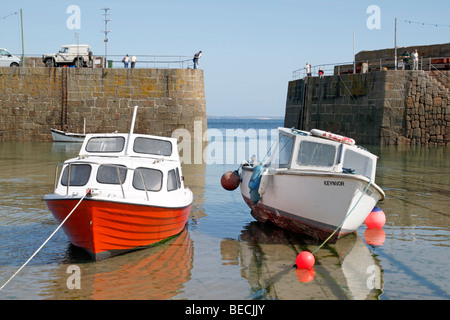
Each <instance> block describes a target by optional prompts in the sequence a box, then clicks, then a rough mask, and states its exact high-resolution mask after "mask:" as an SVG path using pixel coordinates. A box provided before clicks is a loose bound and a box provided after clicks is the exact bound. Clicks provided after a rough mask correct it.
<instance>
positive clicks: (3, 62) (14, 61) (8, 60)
mask: <svg viewBox="0 0 450 320" xmlns="http://www.w3.org/2000/svg"><path fill="white" fill-rule="evenodd" d="M19 65H20V58H18V57H16V56H13V55H12V54H11V53H10V52H9V51H8V50H6V49H1V48H0V67H18V66H19Z"/></svg>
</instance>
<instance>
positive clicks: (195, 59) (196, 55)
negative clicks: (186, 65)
mask: <svg viewBox="0 0 450 320" xmlns="http://www.w3.org/2000/svg"><path fill="white" fill-rule="evenodd" d="M201 56H202V52H201V51H199V52H197V53H196V54H194V59H193V61H194V69H197V68H198V59H200V57H201Z"/></svg>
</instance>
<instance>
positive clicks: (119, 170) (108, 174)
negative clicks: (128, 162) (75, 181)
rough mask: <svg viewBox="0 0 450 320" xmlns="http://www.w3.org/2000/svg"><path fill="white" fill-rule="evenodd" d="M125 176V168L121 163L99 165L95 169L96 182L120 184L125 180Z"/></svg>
mask: <svg viewBox="0 0 450 320" xmlns="http://www.w3.org/2000/svg"><path fill="white" fill-rule="evenodd" d="M119 177H120V180H119ZM126 177H127V169H126V167H125V166H122V165H120V166H119V165H101V166H100V167H99V168H98V170H97V182H98V183H107V184H120V183H123V182H124V181H125V179H126Z"/></svg>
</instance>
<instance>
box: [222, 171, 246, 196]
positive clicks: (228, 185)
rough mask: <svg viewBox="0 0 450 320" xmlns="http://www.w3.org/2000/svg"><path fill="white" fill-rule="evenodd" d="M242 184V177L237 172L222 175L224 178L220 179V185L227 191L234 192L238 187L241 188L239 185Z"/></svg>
mask: <svg viewBox="0 0 450 320" xmlns="http://www.w3.org/2000/svg"><path fill="white" fill-rule="evenodd" d="M240 183H241V177H240V176H239V173H238V171H237V170H235V171H227V172H225V173H224V174H223V175H222V178H221V179H220V184H221V185H222V187H223V188H224V189H225V190H228V191H233V190H235V189H236V188H237V187H239V184H240Z"/></svg>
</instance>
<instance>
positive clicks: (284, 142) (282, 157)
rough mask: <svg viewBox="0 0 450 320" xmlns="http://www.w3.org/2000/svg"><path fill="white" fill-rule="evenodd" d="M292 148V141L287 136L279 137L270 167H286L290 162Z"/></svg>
mask: <svg viewBox="0 0 450 320" xmlns="http://www.w3.org/2000/svg"><path fill="white" fill-rule="evenodd" d="M293 146H294V139H293V138H292V137H289V136H285V135H281V136H280V140H279V143H278V146H277V147H276V150H274V152H273V155H274V156H273V157H272V159H271V165H272V166H273V167H280V168H283V167H287V166H289V164H290V162H291V155H292V147H293Z"/></svg>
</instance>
